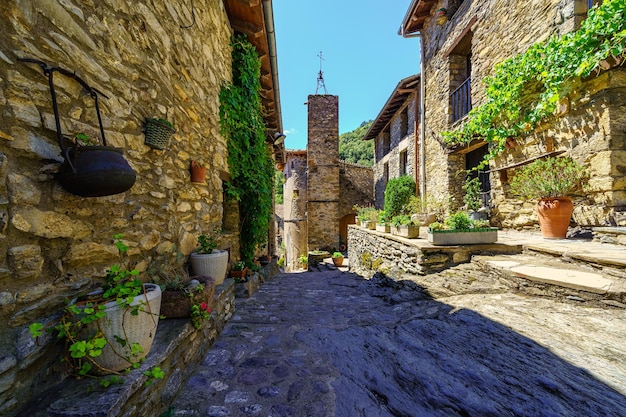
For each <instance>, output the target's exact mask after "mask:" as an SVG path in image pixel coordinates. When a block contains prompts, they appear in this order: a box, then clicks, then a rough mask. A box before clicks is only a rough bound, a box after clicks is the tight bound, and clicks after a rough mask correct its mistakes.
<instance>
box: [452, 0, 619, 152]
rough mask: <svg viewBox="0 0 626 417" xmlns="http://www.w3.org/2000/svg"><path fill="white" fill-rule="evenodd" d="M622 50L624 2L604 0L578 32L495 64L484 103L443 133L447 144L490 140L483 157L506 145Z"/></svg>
mask: <svg viewBox="0 0 626 417" xmlns="http://www.w3.org/2000/svg"><path fill="white" fill-rule="evenodd" d="M625 48H626V0H605V1H604V3H603V4H602V5H601V6H600V7H594V8H592V9H590V10H589V13H588V17H587V18H586V19H585V20H584V21H583V22H582V25H581V27H580V29H579V30H577V31H575V32H570V33H567V34H565V35H562V36H553V37H551V38H550V39H548V40H547V41H545V42H541V43H536V44H534V45H532V46H531V47H530V48H529V49H528V50H527V51H526V52H525V53H523V54H519V55H516V56H514V57H512V58H509V59H507V60H505V61H503V62H501V63H500V64H497V65H496V66H495V67H494V75H493V76H491V77H485V79H484V83H485V85H486V102H485V103H484V104H482V105H480V106H478V107H475V108H473V109H472V110H471V111H470V112H469V113H468V116H467V119H466V121H465V123H464V124H463V126H462V127H461V128H460V129H459V130H455V131H448V132H443V135H444V137H445V138H446V141H447V142H448V143H458V144H460V143H469V142H470V141H471V140H472V139H476V138H480V139H483V140H485V141H486V142H488V143H491V144H492V145H493V146H492V147H491V152H490V154H489V155H487V158H492V157H494V156H496V155H498V154H500V153H501V152H502V151H503V150H504V149H505V143H506V140H507V138H510V137H518V136H523V135H525V134H528V133H529V132H531V131H532V130H533V129H534V128H535V127H536V126H537V125H538V124H539V123H540V122H541V121H543V120H544V119H546V118H547V117H549V116H551V115H553V114H554V113H555V111H556V109H557V105H558V103H559V100H560V99H561V98H563V97H566V96H567V95H568V94H569V93H570V91H569V88H571V85H572V83H571V82H569V81H571V80H573V79H575V78H581V77H586V76H588V75H590V74H591V73H592V72H594V71H596V70H597V69H598V68H599V67H600V65H601V63H602V62H603V61H605V60H607V59H610V58H615V59H616V60H617V61H618V62H620V60H621V62H623V59H624V57H626V54H625Z"/></svg>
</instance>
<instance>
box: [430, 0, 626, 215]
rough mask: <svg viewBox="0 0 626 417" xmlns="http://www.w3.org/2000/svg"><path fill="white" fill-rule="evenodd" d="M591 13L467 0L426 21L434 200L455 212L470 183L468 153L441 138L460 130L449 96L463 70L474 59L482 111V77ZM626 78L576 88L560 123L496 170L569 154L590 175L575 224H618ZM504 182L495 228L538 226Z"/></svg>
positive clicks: (562, 2)
mask: <svg viewBox="0 0 626 417" xmlns="http://www.w3.org/2000/svg"><path fill="white" fill-rule="evenodd" d="M443 3H444V2H443V1H441V2H438V3H437V4H435V5H433V9H432V10H433V11H434V10H436V9H437V8H439V7H443V6H445V5H444V4H443ZM586 7H587V6H586V2H585V1H581V0H548V1H545V0H530V1H528V2H518V1H514V0H502V1H496V2H494V1H488V0H480V1H471V2H470V1H464V2H462V3H461V4H460V7H459V8H458V10H456V11H455V10H451V13H449V14H448V16H447V19H448V20H445V21H444V22H439V23H438V22H437V19H436V17H435V16H434V15H433V16H431V18H430V19H429V20H427V21H426V23H425V25H424V28H423V31H422V33H423V35H424V39H423V41H424V42H423V44H424V45H425V57H426V59H425V76H424V79H425V82H426V86H425V87H426V98H425V107H426V115H425V117H426V140H425V145H426V161H427V162H426V188H427V192H428V194H430V195H432V196H434V197H435V198H437V199H439V200H440V201H444V202H448V201H449V202H450V208H451V209H454V208H456V207H459V206H461V205H462V200H461V199H462V195H463V193H462V190H461V187H462V185H463V179H464V176H458V175H457V173H458V171H459V170H463V169H465V168H466V166H465V156H464V154H463V151H461V152H459V153H453V154H450V152H449V150H448V146H447V145H446V144H445V142H444V140H443V137H442V135H441V132H442V131H446V130H450V129H454V128H455V127H457V125H452V124H451V108H450V106H449V102H450V99H449V95H450V93H451V92H452V91H453V90H454V89H455V88H456V87H457V86H458V85H459V82H460V80H461V79H460V78H459V74H461V73H463V72H464V71H465V69H464V68H465V67H466V61H465V57H466V56H467V55H469V56H470V57H471V58H470V61H471V99H472V105H473V106H477V105H479V104H480V103H481V102H483V101H484V87H483V78H484V77H485V76H487V75H490V74H492V69H493V67H494V65H495V64H497V63H498V62H501V61H503V60H504V59H506V58H508V57H511V56H513V55H515V54H518V53H522V52H524V51H525V50H527V49H528V47H530V45H532V44H533V43H535V42H538V41H542V40H545V39H547V38H548V37H549V36H551V35H553V34H563V33H566V32H568V31H571V30H574V29H576V28H577V27H579V25H580V22H581V21H582V20H583V19H584V17H585V15H586V10H587V8H586ZM621 71H622V69H614V70H611V71H609V72H611V73H612V74H611V75H606V76H601V77H599V79H597V80H594V79H591V80H586V81H585V82H584V83H582V84H581V85H580V90H577V88H573V89H572V91H575V93H574V94H573V96H572V97H570V98H569V99H568V100H564V102H563V103H562V106H561V107H562V109H560V110H562V111H561V112H560V114H559V115H558V116H559V117H558V118H555V119H553V120H551V121H548V122H546V124H545V125H542V126H540V127H539V128H538V129H537V131H536V132H533V134H532V135H531V136H530V137H528V138H526V139H520V140H518V143H517V145H518V148H515V150H513V151H511V152H507V153H506V154H504V155H503V156H502V157H501V158H498V159H497V160H495V161H493V162H492V166H491V168H492V169H499V168H502V167H505V166H506V165H507V164H510V163H512V162H520V161H524V160H526V159H530V158H533V157H536V156H538V155H539V154H540V153H541V152H543V151H545V149H546V148H549V147H552V148H553V149H554V150H563V151H566V152H567V154H568V155H571V156H572V157H574V158H575V159H577V160H578V161H580V162H582V163H584V164H585V165H586V166H587V167H588V169H589V171H590V172H591V174H592V179H591V181H590V184H589V187H588V189H587V191H586V193H587V195H586V196H585V198H582V199H579V203H582V204H584V206H580V205H578V207H577V212H576V214H575V216H574V219H575V221H576V223H577V224H580V225H585V226H591V225H599V224H604V223H607V222H608V223H612V222H613V218H614V217H615V213H617V212H620V211H623V210H624V195H623V193H622V191H621V190H623V183H624V177H623V175H624V174H623V173H622V172H620V168H619V167H620V166H621V165H622V164H623V161H624V156H623V154H622V153H623V152H624V142H625V141H626V139H625V135H626V134H625V133H624V129H623V128H622V129H621V131H620V130H619V129H616V128H615V127H618V126H623V123H624V122H623V116H622V115H623V102H624V101H623V99H621V100H620V99H619V97H620V96H622V95H623V89H624V86H626V83H625V82H624V80H623V75H621ZM461 78H462V77H461ZM575 87H578V86H575ZM622 171H623V170H622ZM513 173H514V172H510V174H513ZM499 175H500V174H498V173H496V172H494V173H493V174H492V175H491V186H492V204H494V205H495V209H494V211H493V216H492V217H493V221H494V224H501V225H503V226H505V227H523V226H529V227H536V217H535V216H533V215H532V205H531V203H526V204H524V205H523V207H522V202H520V201H517V202H515V201H512V200H511V196H509V195H508V194H507V191H508V186H507V184H506V182H505V183H502V181H501V179H500V177H499Z"/></svg>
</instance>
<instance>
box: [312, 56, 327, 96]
mask: <svg viewBox="0 0 626 417" xmlns="http://www.w3.org/2000/svg"><path fill="white" fill-rule="evenodd" d="M317 56H318V57H319V59H320V72H318V73H317V87H316V88H315V94H316V95H317V90H319V89H320V87H322V88H323V89H324V94H328V91H326V84H324V72H323V71H322V61H323V60H324V58H322V51H320V53H319V54H318V55H317Z"/></svg>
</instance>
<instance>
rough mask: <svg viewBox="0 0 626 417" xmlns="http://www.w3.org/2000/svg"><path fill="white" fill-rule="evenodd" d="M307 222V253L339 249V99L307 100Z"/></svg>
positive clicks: (312, 96)
mask: <svg viewBox="0 0 626 417" xmlns="http://www.w3.org/2000/svg"><path fill="white" fill-rule="evenodd" d="M308 109H309V112H308V146H307V168H308V183H307V198H308V201H307V219H308V222H307V224H308V233H307V234H308V244H309V249H310V250H315V249H320V248H326V247H330V248H337V247H339V218H340V215H339V97H337V96H332V95H310V96H309V101H308Z"/></svg>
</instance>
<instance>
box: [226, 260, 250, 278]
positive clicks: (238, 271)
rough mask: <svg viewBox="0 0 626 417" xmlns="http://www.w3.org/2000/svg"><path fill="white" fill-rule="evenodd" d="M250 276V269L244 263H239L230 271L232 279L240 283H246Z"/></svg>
mask: <svg viewBox="0 0 626 417" xmlns="http://www.w3.org/2000/svg"><path fill="white" fill-rule="evenodd" d="M247 275H248V267H247V266H246V263H245V262H244V261H237V262H235V264H234V265H233V267H232V269H231V270H230V277H231V278H235V279H236V280H238V281H245V278H246V276H247Z"/></svg>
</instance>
